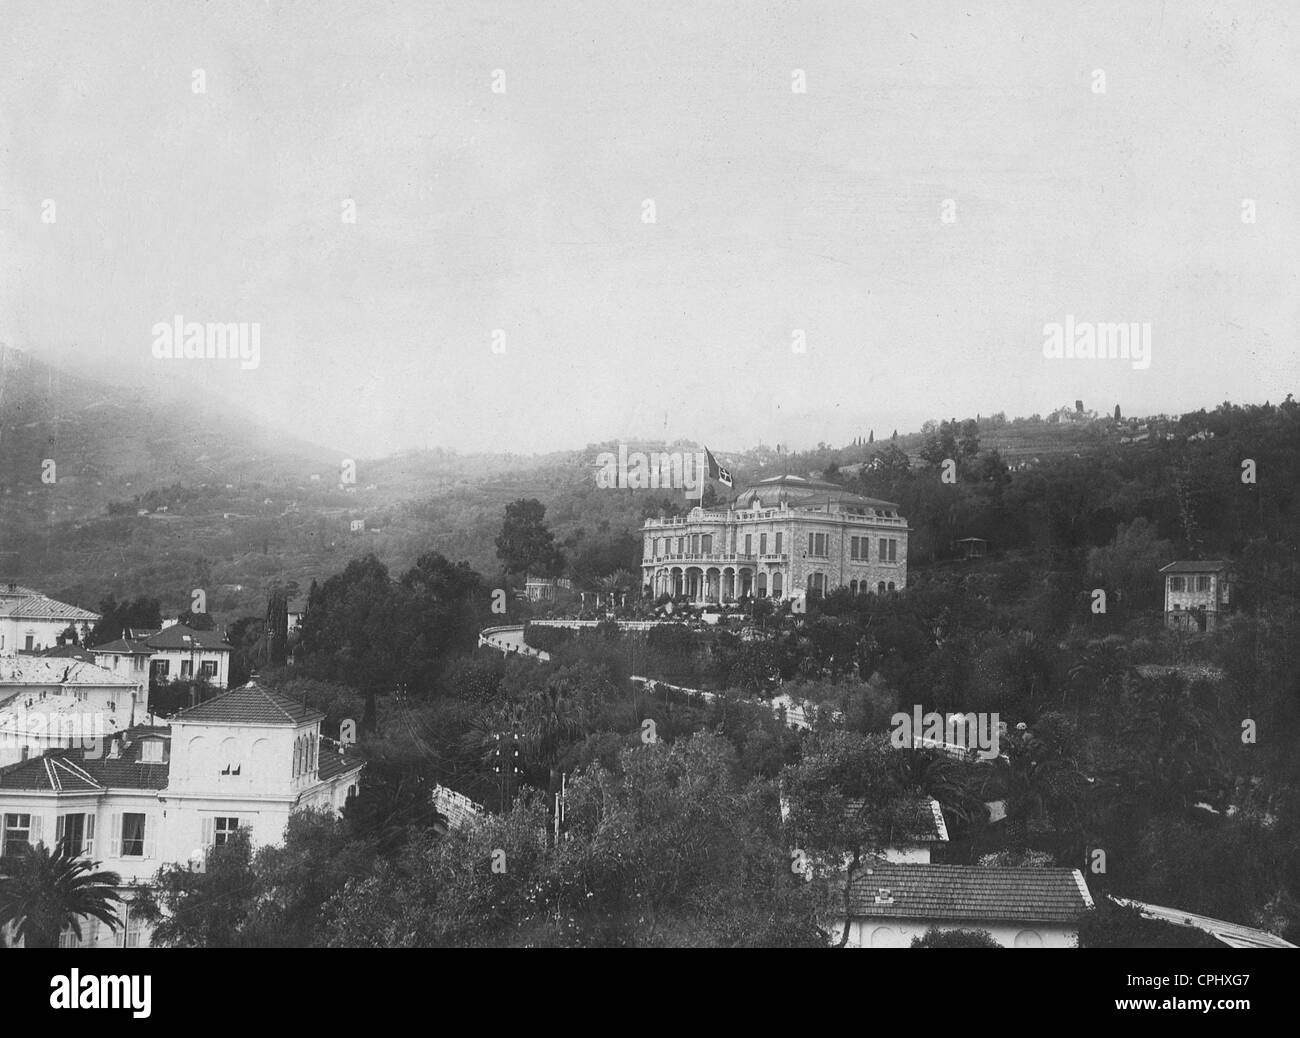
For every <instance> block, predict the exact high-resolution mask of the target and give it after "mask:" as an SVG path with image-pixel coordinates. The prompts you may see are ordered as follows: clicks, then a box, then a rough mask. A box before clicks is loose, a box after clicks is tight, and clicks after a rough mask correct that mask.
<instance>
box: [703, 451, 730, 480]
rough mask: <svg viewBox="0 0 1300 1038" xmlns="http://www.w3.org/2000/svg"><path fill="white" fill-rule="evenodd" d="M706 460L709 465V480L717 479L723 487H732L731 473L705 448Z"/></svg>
mask: <svg viewBox="0 0 1300 1038" xmlns="http://www.w3.org/2000/svg"><path fill="white" fill-rule="evenodd" d="M704 460H705V461H706V462H707V463H708V466H709V470H708V478H709V479H716V480H717V481H718V482H719V483H721V484H722V485H723V486H726V487H729V486H731V473H730V472H728V471H727V470H726V469H724V468H723V467H722V466H721V465H719V464H718V459H717V458H715V457H714V456H713V452H712V451H710V450H709V448H708V447H705V448H704Z"/></svg>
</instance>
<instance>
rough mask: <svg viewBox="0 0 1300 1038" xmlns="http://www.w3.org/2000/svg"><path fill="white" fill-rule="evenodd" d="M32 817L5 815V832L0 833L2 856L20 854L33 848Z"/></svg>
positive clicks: (0, 851) (0, 852)
mask: <svg viewBox="0 0 1300 1038" xmlns="http://www.w3.org/2000/svg"><path fill="white" fill-rule="evenodd" d="M31 840H32V816H31V815H19V814H13V815H5V816H4V828H3V832H0V855H4V856H5V857H8V856H9V855H11V854H20V853H22V852H23V851H25V850H27V848H28V847H30V846H31Z"/></svg>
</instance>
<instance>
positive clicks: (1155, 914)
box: [1107, 894, 1295, 948]
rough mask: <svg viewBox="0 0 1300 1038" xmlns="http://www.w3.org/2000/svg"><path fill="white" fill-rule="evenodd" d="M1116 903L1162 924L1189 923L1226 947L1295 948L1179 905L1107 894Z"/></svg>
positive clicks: (1180, 924) (1246, 927)
mask: <svg viewBox="0 0 1300 1038" xmlns="http://www.w3.org/2000/svg"><path fill="white" fill-rule="evenodd" d="M1107 897H1109V898H1110V899H1111V900H1112V901H1113V902H1115V904H1117V905H1122V906H1124V907H1125V908H1136V909H1137V910H1138V911H1139V912H1141V913H1142V917H1143V918H1144V919H1156V920H1159V921H1160V922H1162V923H1173V924H1174V925H1175V926H1189V927H1192V928H1194V929H1197V930H1204V931H1205V932H1206V933H1208V934H1209V935H1210V936H1211V937H1213V938H1215V939H1216V940H1219V941H1222V942H1223V943H1224V944H1226V945H1227V946H1228V947H1229V948H1294V947H1295V945H1294V944H1292V943H1291V942H1290V941H1284V940H1282V938H1281V937H1278V936H1277V935H1276V934H1271V933H1269V932H1268V931H1267V930H1257V929H1255V928H1254V927H1252V926H1242V925H1241V924H1240V923H1229V922H1227V921H1225V920H1223V919H1211V918H1210V917H1209V916H1208V915H1197V914H1196V913H1194V912H1184V911H1183V910H1182V909H1181V908H1165V907H1164V906H1163V905H1150V904H1147V903H1146V902H1145V901H1134V900H1132V899H1131V898H1127V897H1115V896H1114V895H1113V894H1108V895H1107Z"/></svg>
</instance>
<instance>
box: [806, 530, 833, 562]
mask: <svg viewBox="0 0 1300 1038" xmlns="http://www.w3.org/2000/svg"><path fill="white" fill-rule="evenodd" d="M829 543H830V542H829V538H828V537H827V536H826V534H824V533H810V534H809V535H808V554H809V555H815V556H817V557H818V558H825V557H826V554H827V552H828V551H829V547H828V545H829Z"/></svg>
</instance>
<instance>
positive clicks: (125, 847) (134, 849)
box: [121, 814, 145, 858]
mask: <svg viewBox="0 0 1300 1038" xmlns="http://www.w3.org/2000/svg"><path fill="white" fill-rule="evenodd" d="M144 828H145V816H144V815H142V814H124V815H123V816H122V852H121V856H122V857H123V858H143V857H144V856H145V854H144Z"/></svg>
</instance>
